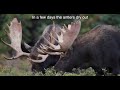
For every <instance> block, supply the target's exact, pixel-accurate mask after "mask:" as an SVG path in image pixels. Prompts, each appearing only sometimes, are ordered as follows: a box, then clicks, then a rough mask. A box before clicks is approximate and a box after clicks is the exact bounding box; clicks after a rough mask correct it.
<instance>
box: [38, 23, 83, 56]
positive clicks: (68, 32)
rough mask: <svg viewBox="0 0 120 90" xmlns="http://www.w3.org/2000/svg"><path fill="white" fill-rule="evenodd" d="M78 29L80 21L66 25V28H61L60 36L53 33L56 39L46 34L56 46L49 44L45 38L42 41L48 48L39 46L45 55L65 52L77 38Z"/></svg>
mask: <svg viewBox="0 0 120 90" xmlns="http://www.w3.org/2000/svg"><path fill="white" fill-rule="evenodd" d="M80 27H81V22H80V21H76V22H72V23H71V24H69V25H68V27H67V26H66V25H65V24H64V26H63V28H61V34H60V35H59V34H57V33H56V32H55V34H56V36H57V39H56V38H54V37H53V36H52V35H50V34H49V33H48V35H49V36H50V37H52V38H53V39H54V40H55V41H56V42H57V43H58V45H54V44H53V43H51V42H49V41H48V40H47V39H46V38H45V37H43V38H44V40H45V41H46V42H47V43H48V44H49V46H46V45H40V46H41V47H42V50H43V51H44V52H45V53H48V54H52V55H53V54H54V53H53V52H55V53H56V52H65V51H66V50H68V49H69V48H70V47H71V45H72V44H73V42H74V40H75V39H76V38H77V36H78V34H79V32H80ZM53 30H54V29H53ZM45 47H46V48H45ZM49 50H51V51H52V52H49ZM57 54H58V53H57ZM55 55H56V54H55Z"/></svg>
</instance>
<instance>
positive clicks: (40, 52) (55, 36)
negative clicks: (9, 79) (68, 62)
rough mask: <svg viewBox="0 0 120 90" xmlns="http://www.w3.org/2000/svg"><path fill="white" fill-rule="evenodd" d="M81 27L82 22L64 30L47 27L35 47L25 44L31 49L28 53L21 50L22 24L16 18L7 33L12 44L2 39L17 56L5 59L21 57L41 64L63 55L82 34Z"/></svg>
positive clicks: (53, 26)
mask: <svg viewBox="0 0 120 90" xmlns="http://www.w3.org/2000/svg"><path fill="white" fill-rule="evenodd" d="M80 27H81V22H80V21H75V22H72V23H71V24H69V25H68V26H66V25H64V26H63V27H62V28H61V27H60V26H59V25H56V24H55V23H53V25H50V26H48V27H46V29H45V30H44V32H43V33H42V35H41V37H40V39H39V40H38V41H37V42H36V43H35V45H34V46H33V47H31V46H29V45H28V44H27V43H24V44H25V46H26V47H28V49H31V50H29V51H30V52H29V53H26V52H23V51H22V49H21V42H22V25H21V22H18V20H17V18H14V19H13V20H12V21H11V23H10V25H8V28H9V32H7V31H6V34H7V35H8V37H9V39H10V41H11V44H8V43H7V42H5V41H4V40H3V39H2V38H1V40H2V42H3V43H4V44H5V45H7V46H9V47H10V48H12V49H13V50H15V51H16V55H15V56H13V57H11V58H8V57H5V58H6V59H8V60H13V59H16V58H19V57H21V56H26V57H28V59H29V60H30V61H32V62H35V63H41V62H44V61H45V60H46V58H47V57H48V56H49V55H61V54H62V53H64V52H65V51H67V50H68V49H69V48H70V47H71V45H72V44H73V42H74V40H75V39H76V38H77V36H78V34H79V32H80Z"/></svg>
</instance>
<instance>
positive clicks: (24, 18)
mask: <svg viewBox="0 0 120 90" xmlns="http://www.w3.org/2000/svg"><path fill="white" fill-rule="evenodd" d="M34 15H35V16H40V15H42V16H48V15H50V16H55V15H59V16H64V15H65V16H73V15H75V16H78V15H80V16H88V19H84V20H81V21H82V26H81V31H80V34H84V33H86V32H88V31H89V30H91V29H92V28H94V27H95V26H97V25H99V24H109V25H115V26H118V27H120V14H0V38H3V39H4V40H8V37H7V35H6V34H5V32H4V30H5V29H6V30H7V29H8V28H7V24H10V21H11V20H12V19H13V18H15V17H17V18H18V20H19V21H21V23H22V29H23V39H22V41H25V42H27V43H28V44H29V45H31V46H33V45H34V44H35V43H36V41H37V40H38V38H39V37H40V35H41V34H42V32H43V30H44V29H45V27H46V26H47V25H50V24H52V20H50V19H49V20H47V19H38V20H37V19H35V20H34V19H32V16H34ZM54 21H55V23H56V24H60V25H63V24H69V23H71V22H72V21H73V20H70V19H64V20H62V19H56V20H54ZM8 50H10V48H9V47H7V46H5V45H4V44H3V43H2V42H1V41H0V61H1V59H3V58H1V56H2V55H3V54H5V53H6V52H7V51H8Z"/></svg>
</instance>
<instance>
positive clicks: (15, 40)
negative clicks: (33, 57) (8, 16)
mask: <svg viewBox="0 0 120 90" xmlns="http://www.w3.org/2000/svg"><path fill="white" fill-rule="evenodd" d="M7 26H8V28H9V31H10V32H7V31H6V34H7V35H8V37H9V39H10V41H11V44H8V43H6V42H5V41H4V40H3V39H2V38H1V40H2V42H3V43H4V44H5V45H7V46H9V47H11V48H12V49H14V50H15V51H16V56H14V57H12V58H7V57H5V58H6V59H8V60H11V59H15V58H18V57H20V56H23V55H24V56H29V53H25V52H23V51H22V49H21V41H22V26H21V22H20V23H19V22H18V20H17V18H14V19H13V20H12V21H11V23H10V26H9V25H7Z"/></svg>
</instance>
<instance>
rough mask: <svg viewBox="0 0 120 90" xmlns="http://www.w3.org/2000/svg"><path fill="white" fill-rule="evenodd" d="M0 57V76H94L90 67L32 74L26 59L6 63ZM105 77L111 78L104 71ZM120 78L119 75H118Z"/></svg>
mask: <svg viewBox="0 0 120 90" xmlns="http://www.w3.org/2000/svg"><path fill="white" fill-rule="evenodd" d="M2 57H3V56H0V76H96V73H95V71H94V70H93V69H92V68H91V67H90V68H87V69H76V68H74V69H73V72H71V73H69V72H56V70H54V67H51V68H48V69H46V70H45V73H44V74H43V73H42V72H38V73H33V72H32V71H31V63H30V62H29V61H27V60H26V59H24V58H22V59H20V60H12V61H7V60H5V59H3V58H2ZM104 72H105V73H106V76H112V75H111V73H107V72H106V70H104ZM118 76H120V75H118Z"/></svg>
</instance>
